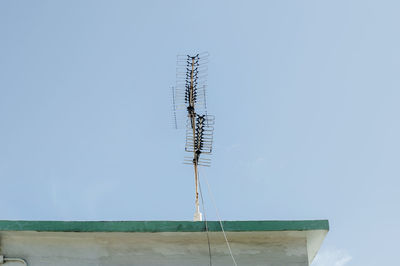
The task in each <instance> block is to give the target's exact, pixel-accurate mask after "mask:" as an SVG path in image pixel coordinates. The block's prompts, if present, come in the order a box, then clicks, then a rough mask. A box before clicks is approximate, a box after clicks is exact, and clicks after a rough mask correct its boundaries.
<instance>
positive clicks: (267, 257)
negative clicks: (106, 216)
mask: <svg viewBox="0 0 400 266" xmlns="http://www.w3.org/2000/svg"><path fill="white" fill-rule="evenodd" d="M227 234H228V239H229V240H230V243H231V247H232V251H233V254H234V256H235V258H236V261H237V263H238V265H246V266H248V265H268V266H281V265H286V266H306V265H309V260H310V261H311V260H312V258H313V257H314V256H315V253H316V251H317V250H318V248H319V245H320V242H319V240H322V239H323V237H324V236H325V234H326V231H325V230H312V231H281V232H228V233H227ZM210 241H211V250H212V260H213V265H233V263H232V259H231V258H230V255H229V251H228V249H227V246H226V243H225V240H224V237H223V235H222V233H221V232H212V233H210ZM0 254H2V255H5V256H9V257H20V258H24V259H25V260H26V261H27V262H28V265H30V266H39V265H41V266H50V265H51V266H54V265H57V266H67V265H68V266H70V265H74V266H80V265H82V266H83V265H88V266H89V265H98V266H106V265H107V266H110V265H190V266H195V265H209V257H208V256H209V255H208V246H207V236H206V234H205V233H182V232H179V233H175V232H174V233H114V232H113V233H98V232H96V233H74V232H57V233H56V232H26V231H25V232H1V233H0ZM13 265H15V266H17V265H21V264H18V263H12V262H9V263H7V265H6V266H13Z"/></svg>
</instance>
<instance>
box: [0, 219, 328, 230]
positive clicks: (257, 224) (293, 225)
mask: <svg viewBox="0 0 400 266" xmlns="http://www.w3.org/2000/svg"><path fill="white" fill-rule="evenodd" d="M222 224H223V226H224V229H225V231H227V232H253V231H308V230H327V231H328V230H329V222H328V220H305V221H223V222H222ZM208 228H209V231H211V232H219V231H221V226H220V224H219V222H218V221H208ZM0 231H36V232H146V233H156V232H204V231H205V223H204V222H191V221H8V220H3V221H0Z"/></svg>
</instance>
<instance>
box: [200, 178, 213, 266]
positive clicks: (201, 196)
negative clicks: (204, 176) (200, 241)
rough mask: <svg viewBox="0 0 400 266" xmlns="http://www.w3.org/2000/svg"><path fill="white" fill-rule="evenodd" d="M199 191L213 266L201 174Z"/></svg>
mask: <svg viewBox="0 0 400 266" xmlns="http://www.w3.org/2000/svg"><path fill="white" fill-rule="evenodd" d="M199 190H200V198H201V206H202V208H203V214H204V223H205V226H206V232H207V243H208V255H209V257H210V266H212V260H211V245H210V236H209V230H208V223H207V216H206V208H205V206H204V199H203V193H202V191H201V183H200V174H199Z"/></svg>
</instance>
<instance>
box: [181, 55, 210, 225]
mask: <svg viewBox="0 0 400 266" xmlns="http://www.w3.org/2000/svg"><path fill="white" fill-rule="evenodd" d="M207 63H208V54H207V53H204V54H196V55H195V56H190V55H185V56H182V55H178V57H177V73H176V76H177V81H176V86H175V87H174V88H173V111H174V119H175V127H176V128H178V122H177V119H178V118H177V115H176V113H177V112H178V111H179V110H182V111H183V110H184V111H185V112H186V145H185V151H186V152H190V153H192V156H191V157H185V160H184V163H185V164H191V165H193V168H194V177H195V207H196V212H195V214H194V220H195V221H202V214H201V213H200V208H199V192H198V187H199V173H198V167H199V166H210V165H211V159H209V158H204V157H203V156H202V155H210V154H211V152H212V142H213V132H214V116H212V115H208V114H207V105H206V85H207V84H206V83H207Z"/></svg>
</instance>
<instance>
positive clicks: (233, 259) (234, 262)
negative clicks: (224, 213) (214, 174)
mask: <svg viewBox="0 0 400 266" xmlns="http://www.w3.org/2000/svg"><path fill="white" fill-rule="evenodd" d="M199 179H200V178H199ZM204 179H205V181H206V184H207V190H208V194H209V195H210V198H211V201H212V203H213V205H214V208H215V212H216V213H217V217H218V221H219V224H220V226H221V230H222V233H223V234H224V237H225V242H226V245H227V246H228V249H229V253H230V254H231V257H232V261H233V264H234V265H235V266H237V263H236V260H235V257H234V256H233V253H232V249H231V245H230V244H229V241H228V238H227V237H226V233H225V230H224V226H223V225H222V221H221V216H220V215H219V212H218V208H217V205H216V204H215V200H214V195H213V194H212V191H211V188H210V184H209V183H208V180H207V177H205V178H204Z"/></svg>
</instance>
